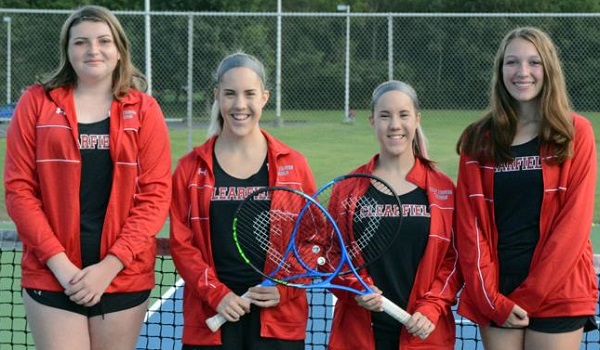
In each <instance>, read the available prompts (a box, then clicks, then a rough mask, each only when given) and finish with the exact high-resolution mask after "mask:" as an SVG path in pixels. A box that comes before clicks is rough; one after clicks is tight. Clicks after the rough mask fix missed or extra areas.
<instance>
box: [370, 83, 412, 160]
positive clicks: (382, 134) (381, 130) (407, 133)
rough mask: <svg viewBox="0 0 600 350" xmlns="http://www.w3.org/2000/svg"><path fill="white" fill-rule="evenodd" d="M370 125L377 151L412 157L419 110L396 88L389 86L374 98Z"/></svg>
mask: <svg viewBox="0 0 600 350" xmlns="http://www.w3.org/2000/svg"><path fill="white" fill-rule="evenodd" d="M370 121H371V125H372V126H373V128H374V129H375V135H376V137H377V140H378V141H379V144H380V148H381V150H380V152H381V154H382V155H383V154H385V155H388V156H393V157H410V158H413V157H414V153H413V142H414V139H415V134H416V130H417V127H418V126H419V122H420V121H421V114H420V113H417V110H416V108H415V104H414V103H413V101H412V100H411V98H410V97H409V96H408V95H407V94H405V93H403V92H400V91H398V90H390V91H388V92H386V93H384V94H383V95H381V97H379V99H378V100H377V102H376V103H375V105H374V108H373V116H372V117H371V118H370Z"/></svg>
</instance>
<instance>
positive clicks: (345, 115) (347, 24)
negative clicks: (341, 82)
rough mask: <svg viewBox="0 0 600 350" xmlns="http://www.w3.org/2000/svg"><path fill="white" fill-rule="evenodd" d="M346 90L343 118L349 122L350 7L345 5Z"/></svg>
mask: <svg viewBox="0 0 600 350" xmlns="http://www.w3.org/2000/svg"><path fill="white" fill-rule="evenodd" d="M346 13H347V14H348V16H347V17H346V82H345V85H346V88H345V90H346V91H345V95H344V118H346V120H347V121H350V114H349V113H350V5H346Z"/></svg>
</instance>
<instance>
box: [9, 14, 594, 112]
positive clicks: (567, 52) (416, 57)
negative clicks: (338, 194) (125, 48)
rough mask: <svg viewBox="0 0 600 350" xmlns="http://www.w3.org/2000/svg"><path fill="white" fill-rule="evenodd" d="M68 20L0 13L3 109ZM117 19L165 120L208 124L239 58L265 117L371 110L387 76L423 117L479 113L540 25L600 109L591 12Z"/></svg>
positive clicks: (54, 58)
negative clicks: (508, 46) (233, 56)
mask: <svg viewBox="0 0 600 350" xmlns="http://www.w3.org/2000/svg"><path fill="white" fill-rule="evenodd" d="M69 13H70V12H69V11H50V12H49V11H44V12H42V11H30V10H29V11H25V10H6V9H5V10H2V9H0V16H2V17H3V18H4V22H3V25H4V28H2V29H0V101H2V100H4V96H5V94H6V100H7V102H11V101H14V100H16V99H18V96H19V94H20V92H21V91H22V90H23V89H24V88H25V87H26V86H28V85H30V84H32V82H33V81H34V79H35V77H36V76H39V75H41V74H44V73H46V72H48V71H50V70H52V69H53V68H55V67H56V65H57V63H58V59H59V58H58V55H59V54H58V52H59V51H58V38H59V31H60V27H61V25H62V23H63V21H64V20H65V19H66V17H67V16H68V14H69ZM116 13H117V15H118V17H119V18H120V20H121V22H122V24H123V26H124V27H125V30H126V32H127V33H128V36H129V39H130V41H131V43H132V47H133V59H134V62H135V64H136V65H137V66H138V67H139V68H140V69H141V70H142V71H145V72H150V73H151V74H149V75H150V77H151V89H152V90H151V92H152V94H153V95H154V96H155V97H156V98H157V99H158V100H159V102H160V103H161V106H162V108H163V110H164V112H165V115H166V116H167V117H168V118H173V119H186V120H187V118H188V117H191V118H193V120H194V121H196V122H200V121H203V120H206V119H207V117H208V113H209V106H210V103H211V98H212V90H213V86H214V85H213V79H212V75H213V72H214V70H215V68H216V66H217V65H218V62H219V61H220V59H221V58H222V57H224V56H225V55H226V54H229V53H232V52H235V51H237V50H243V51H245V52H248V53H251V54H254V55H256V56H258V57H259V58H261V59H262V60H263V61H264V62H265V65H266V67H267V69H268V71H269V77H270V78H271V80H270V88H271V89H272V96H273V98H271V100H270V102H269V105H268V106H267V110H271V111H279V110H283V111H290V110H303V111H306V110H339V111H340V116H341V113H343V111H345V110H346V111H347V108H350V109H365V108H368V102H369V101H368V100H369V96H370V93H371V91H372V90H373V88H374V87H375V86H376V85H377V84H378V83H380V82H382V81H384V80H387V79H390V78H394V79H401V80H405V81H408V82H410V83H411V84H413V85H414V86H415V88H416V89H417V91H419V92H420V94H421V99H422V104H423V107H424V108H425V109H476V110H481V109H483V108H485V107H486V105H487V99H488V94H487V91H488V90H489V88H488V86H489V81H490V75H491V71H492V67H491V66H492V62H493V57H494V55H495V53H496V50H497V47H498V44H499V42H500V40H501V39H502V37H503V36H504V35H505V33H506V32H507V31H509V30H510V29H512V28H514V27H516V26H519V25H534V26H539V27H541V28H542V29H544V30H546V31H547V32H549V33H550V35H551V36H552V38H553V39H554V40H555V42H556V44H557V45H558V47H559V48H560V50H561V57H562V60H563V64H564V68H565V71H566V75H567V82H568V86H569V91H570V94H571V96H572V99H573V103H574V106H575V109H576V110H579V111H595V110H596V111H597V110H598V109H600V99H598V98H597V90H598V88H597V84H596V79H597V77H598V76H600V59H599V58H598V55H597V53H598V52H600V14H395V13H394V14H393V13H390V14H365V13H350V12H344V13H281V14H279V15H278V14H277V13H166V12H161V13H149V14H147V13H145V12H116ZM146 16H149V19H150V20H149V26H147V25H146V24H147V22H146ZM348 22H349V26H348V27H347V26H346V25H347V24H348ZM146 28H150V34H151V35H150V36H149V37H150V40H147V39H146ZM347 29H348V30H347ZM279 39H280V40H279ZM146 42H150V43H151V50H149V52H151V55H150V56H147V54H146V52H147V51H146ZM2 43H5V44H4V45H3V44H2ZM346 44H349V45H348V46H346ZM347 48H348V52H347V51H346V50H347ZM7 53H9V54H10V55H7ZM347 53H348V55H347ZM278 55H280V56H278ZM278 57H280V59H279V60H278ZM347 57H349V65H348V68H349V75H348V77H349V79H348V80H349V81H348V84H347V83H346V69H347V68H346V58H347ZM7 58H9V59H7ZM278 61H280V62H281V64H280V66H279V67H277V65H276V63H277V62H278ZM2 63H7V66H6V68H7V69H6V70H4V69H2V68H3V67H2ZM148 63H149V65H148ZM277 72H280V75H279V77H280V79H279V80H280V81H281V84H280V85H278V86H276V84H275V83H276V82H277V81H278V79H276V77H277V76H276V74H277ZM3 82H6V84H3ZM347 85H348V86H347ZM346 89H348V90H346ZM346 91H348V93H349V94H348V96H349V99H348V100H349V101H348V102H346V95H345V93H346ZM346 103H348V106H345V104H346ZM279 113H280V112H277V115H279ZM275 115H276V113H272V114H271V116H275ZM282 115H283V116H284V118H285V113H282Z"/></svg>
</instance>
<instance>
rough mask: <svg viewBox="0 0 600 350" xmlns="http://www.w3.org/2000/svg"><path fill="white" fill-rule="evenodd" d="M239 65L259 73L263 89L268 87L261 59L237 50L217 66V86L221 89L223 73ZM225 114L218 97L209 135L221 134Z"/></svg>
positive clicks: (212, 110)
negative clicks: (222, 111) (222, 112)
mask: <svg viewBox="0 0 600 350" xmlns="http://www.w3.org/2000/svg"><path fill="white" fill-rule="evenodd" d="M239 67H243V68H248V69H251V70H252V71H253V72H255V73H256V75H258V78H259V79H260V81H261V83H262V87H263V89H265V87H266V83H267V79H266V75H265V67H264V65H263V64H262V62H261V61H259V60H258V58H256V57H254V56H252V55H249V54H246V53H243V52H237V53H234V54H231V55H229V56H227V57H225V58H223V60H221V63H220V64H219V67H218V68H217V72H216V73H215V84H216V88H217V89H219V84H220V83H221V78H223V75H224V74H225V73H227V72H228V71H229V70H231V69H233V68H239ZM223 122H224V121H223V116H222V115H221V106H219V100H218V99H217V98H215V101H214V102H213V105H212V108H211V111H210V124H209V126H208V137H212V136H214V135H219V134H221V131H222V130H223Z"/></svg>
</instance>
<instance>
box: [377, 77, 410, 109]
mask: <svg viewBox="0 0 600 350" xmlns="http://www.w3.org/2000/svg"><path fill="white" fill-rule="evenodd" d="M388 91H400V92H403V93H405V94H406V95H408V97H410V99H411V100H412V101H413V103H414V105H415V109H416V110H417V111H418V110H419V108H420V106H419V99H418V97H417V92H416V91H415V89H413V87H412V86H410V85H408V84H407V83H405V82H402V81H398V80H390V81H386V82H385V83H382V84H380V85H379V86H378V87H376V88H375V91H373V96H372V98H371V106H372V108H371V109H374V108H375V104H376V103H377V100H379V98H381V96H383V94H385V93H386V92H388Z"/></svg>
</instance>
